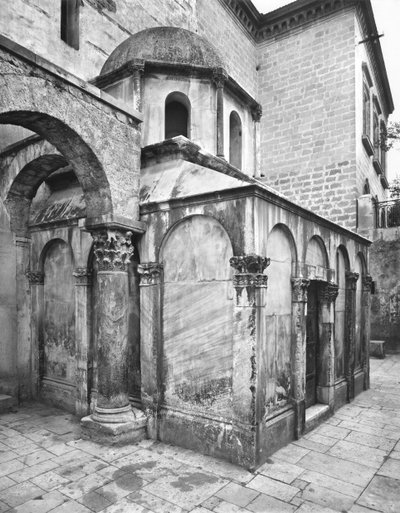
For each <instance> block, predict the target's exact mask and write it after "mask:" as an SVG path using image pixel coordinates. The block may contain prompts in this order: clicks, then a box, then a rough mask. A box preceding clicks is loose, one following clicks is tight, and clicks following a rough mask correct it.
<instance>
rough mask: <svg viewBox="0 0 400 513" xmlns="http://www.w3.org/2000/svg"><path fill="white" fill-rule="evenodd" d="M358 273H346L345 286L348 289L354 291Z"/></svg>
mask: <svg viewBox="0 0 400 513" xmlns="http://www.w3.org/2000/svg"><path fill="white" fill-rule="evenodd" d="M359 276H360V275H359V274H358V273H353V272H351V271H346V284H347V287H348V288H349V289H352V290H355V289H356V288H357V280H358V278H359Z"/></svg>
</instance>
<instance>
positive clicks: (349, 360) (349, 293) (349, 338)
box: [345, 271, 358, 401]
mask: <svg viewBox="0 0 400 513" xmlns="http://www.w3.org/2000/svg"><path fill="white" fill-rule="evenodd" d="M357 280H358V273H353V272H350V271H346V322H345V326H346V339H345V347H346V351H345V378H346V382H347V401H351V399H353V398H354V366H355V324H356V289H357Z"/></svg>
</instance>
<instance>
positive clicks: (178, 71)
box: [90, 59, 260, 110]
mask: <svg viewBox="0 0 400 513" xmlns="http://www.w3.org/2000/svg"><path fill="white" fill-rule="evenodd" d="M137 70H139V71H140V72H141V73H144V74H145V75H146V74H151V73H165V74H168V75H177V76H180V75H184V76H185V77H193V78H208V79H210V80H212V81H213V82H214V83H215V82H216V81H217V80H218V81H221V82H222V84H223V85H224V87H225V88H226V90H227V91H229V92H231V93H232V94H234V95H235V96H237V97H238V99H239V100H240V101H242V102H243V103H244V104H245V105H247V106H248V107H249V108H250V109H251V110H254V109H258V108H259V107H260V104H259V103H258V102H257V101H256V100H255V99H254V98H253V97H252V96H251V95H250V94H249V93H248V92H247V91H246V90H245V89H243V87H241V86H240V85H239V84H238V83H237V82H236V80H234V79H233V78H232V77H231V76H229V75H228V73H227V72H226V70H225V69H223V68H210V67H206V66H194V65H193V66H192V65H188V64H182V63H180V62H161V61H153V60H146V61H145V60H143V59H136V60H131V61H128V62H127V63H125V64H124V65H123V66H121V67H120V68H118V69H116V70H114V71H111V72H110V73H107V74H105V75H99V76H97V77H95V78H94V79H92V80H91V81H90V83H91V84H94V85H95V86H96V87H99V88H101V89H103V88H105V87H107V86H109V85H111V84H114V83H115V82H118V81H119V80H122V79H124V78H127V77H129V76H132V75H133V73H134V72H135V71H137Z"/></svg>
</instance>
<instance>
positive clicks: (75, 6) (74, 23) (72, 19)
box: [61, 0, 80, 50]
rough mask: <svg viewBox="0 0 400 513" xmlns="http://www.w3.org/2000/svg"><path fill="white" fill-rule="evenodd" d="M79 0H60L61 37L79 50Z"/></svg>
mask: <svg viewBox="0 0 400 513" xmlns="http://www.w3.org/2000/svg"><path fill="white" fill-rule="evenodd" d="M79 5H80V0H61V39H62V40H63V41H65V42H66V43H67V45H69V46H72V48H75V50H79Z"/></svg>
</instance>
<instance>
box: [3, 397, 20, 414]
mask: <svg viewBox="0 0 400 513" xmlns="http://www.w3.org/2000/svg"><path fill="white" fill-rule="evenodd" d="M16 406H17V401H16V399H15V398H14V397H11V395H4V394H0V413H8V412H9V411H10V410H12V409H13V408H15V407H16Z"/></svg>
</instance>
